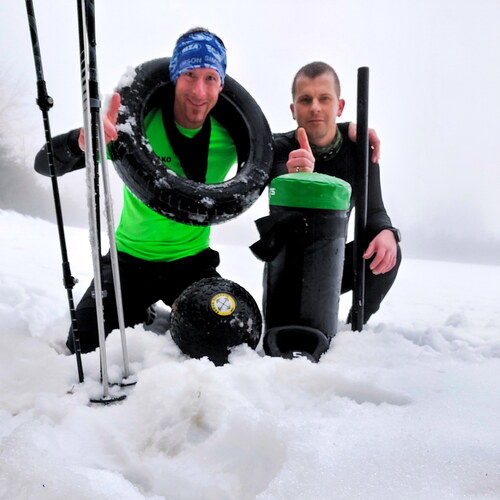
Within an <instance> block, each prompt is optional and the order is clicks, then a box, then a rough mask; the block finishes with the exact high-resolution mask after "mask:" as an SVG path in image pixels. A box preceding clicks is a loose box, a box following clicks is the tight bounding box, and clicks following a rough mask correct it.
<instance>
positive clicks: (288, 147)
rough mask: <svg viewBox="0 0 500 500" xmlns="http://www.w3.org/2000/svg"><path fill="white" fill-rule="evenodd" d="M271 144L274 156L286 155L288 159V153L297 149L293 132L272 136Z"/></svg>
mask: <svg viewBox="0 0 500 500" xmlns="http://www.w3.org/2000/svg"><path fill="white" fill-rule="evenodd" d="M273 142H274V154H275V155H277V154H278V155H279V154H286V155H287V157H288V154H289V153H290V151H293V150H294V149H297V147H298V144H297V140H296V139H295V130H290V131H289V132H281V133H277V134H273Z"/></svg>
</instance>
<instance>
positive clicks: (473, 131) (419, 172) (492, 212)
mask: <svg viewBox="0 0 500 500" xmlns="http://www.w3.org/2000/svg"><path fill="white" fill-rule="evenodd" d="M76 5H77V4H76V0H75V1H73V0H34V7H35V12H36V16H37V22H38V32H39V37H40V45H41V51H42V57H43V64H44V73H45V79H46V81H47V87H48V91H49V94H50V95H51V96H52V97H53V98H54V100H55V103H56V104H55V106H54V108H53V109H52V110H51V112H50V120H51V127H52V131H53V133H54V134H56V133H60V132H64V131H66V130H68V129H70V128H73V127H76V126H79V125H80V123H81V121H82V119H81V116H82V111H81V97H80V81H79V54H78V27H77V16H76ZM499 19H500V2H499V1H498V0H477V1H476V2H467V1H464V0H439V1H435V0H420V1H419V2H415V1H414V0H411V1H410V0H343V1H335V0H313V1H312V2H307V3H306V2H298V1H295V0H288V1H284V0H275V1H272V2H270V1H269V0H265V1H264V0H253V1H252V2H234V1H233V0H214V1H212V2H208V1H206V0H203V1H202V0H191V1H189V2H185V1H179V0H176V1H174V0H171V1H167V0H161V1H158V0H143V1H141V2H138V1H133V0H96V22H97V48H98V54H97V57H98V68H99V78H100V88H101V92H102V93H103V94H109V93H111V92H112V91H113V88H114V86H115V85H116V84H117V82H118V80H119V79H120V77H121V75H122V74H123V73H125V71H126V70H127V67H129V66H136V65H137V64H139V63H141V62H143V61H146V60H149V59H153V58H156V57H162V56H166V55H170V54H171V51H172V48H173V44H174V42H175V40H176V38H177V37H178V35H179V34H180V33H182V32H183V31H185V30H186V29H189V28H191V27H193V26H195V25H202V26H206V27H208V28H210V29H211V30H213V31H215V32H216V33H217V34H219V35H220V36H221V37H222V38H223V40H224V41H225V44H226V46H227V48H228V73H229V74H230V75H231V76H232V77H233V78H235V79H236V80H237V81H238V82H239V83H241V84H242V85H243V86H244V87H245V88H246V89H247V90H248V91H249V92H250V93H251V94H252V95H253V97H254V98H255V99H256V101H257V102H258V103H259V105H260V106H261V108H262V109H263V111H264V113H265V115H266V116H267V119H268V121H269V123H270V126H271V128H272V130H273V131H276V132H278V131H285V130H289V129H291V128H293V127H294V126H295V122H293V120H292V118H291V115H290V111H289V103H290V84H291V80H292V78H293V75H294V73H295V71H296V70H297V69H298V68H299V67H300V66H302V65H303V64H306V63H308V62H310V61H313V60H324V61H326V62H328V63H330V64H332V66H334V67H335V68H336V69H337V71H338V73H339V76H340V79H341V83H342V87H343V92H342V93H343V97H344V98H345V99H346V101H347V105H346V108H345V111H344V116H343V118H345V119H346V120H355V117H356V105H355V101H356V76H357V69H358V68H359V67H360V66H368V67H369V68H370V125H371V126H373V127H374V128H376V130H377V131H378V133H379V135H380V137H381V138H382V141H383V149H382V159H381V170H382V187H383V194H384V200H385V203H386V206H387V208H388V211H389V214H390V215H391V218H392V219H393V223H394V224H395V225H397V226H399V227H401V229H402V231H403V236H404V238H405V241H406V248H407V250H408V251H409V252H410V253H413V254H415V253H417V255H418V254H419V249H422V250H423V249H429V247H430V246H434V247H435V250H436V251H438V253H439V250H440V249H441V251H442V252H456V253H457V255H458V254H459V253H460V251H459V249H458V248H457V247H460V246H461V247H462V248H463V249H464V252H467V251H468V252H469V253H470V249H471V248H474V247H477V249H478V255H485V258H488V260H490V261H491V258H492V256H491V249H493V248H494V245H495V242H496V249H497V250H500V223H499V221H498V218H499V215H500V196H499V195H500V193H499V186H500V160H499V157H498V153H497V151H496V149H497V144H498V138H499V135H500V126H499V123H498V121H499V117H500V96H499V94H500V91H499V89H500V66H499V63H498V54H499V53H500V40H499V36H500V35H499V29H498V20H499ZM0 23H1V25H0V42H1V51H0V63H1V66H0V76H1V77H2V79H3V80H6V81H7V82H8V83H9V84H12V86H13V87H14V88H15V89H16V93H17V96H18V97H20V98H21V100H22V101H25V102H26V104H27V106H26V108H25V109H23V110H22V115H23V117H24V120H23V121H22V122H19V121H18V120H16V121H15V122H13V123H14V125H13V128H14V132H15V136H16V138H17V139H18V140H21V142H22V144H23V145H24V148H25V151H27V152H28V154H31V152H36V150H37V149H38V148H39V147H40V146H41V145H42V144H43V142H44V135H43V128H42V121H41V113H40V111H39V110H38V108H37V107H36V104H35V90H36V87H35V71H34V63H33V56H32V49H31V42H30V37H29V31H28V26H27V18H26V10H25V3H24V2H22V1H20V0H2V2H1V4H0ZM21 123H22V125H21ZM64 186H65V188H66V185H64ZM67 189H73V187H72V186H70V181H67ZM263 205H264V204H263V203H262V202H261V204H260V206H263ZM262 210H265V208H264V209H262V208H260V209H258V210H257V209H256V210H254V211H253V212H252V213H251V214H249V215H248V217H250V218H256V217H258V216H259V215H262V213H259V211H260V212H261V211H262ZM255 215H256V216H255ZM237 226H238V225H237V224H233V226H232V227H233V228H234V231H235V232H236V231H237ZM228 227H229V229H226V231H227V230H230V229H231V226H228ZM486 253H490V255H489V257H487V256H486ZM451 257H453V256H451ZM493 258H494V257H493ZM495 261H496V263H500V251H499V252H498V256H497V257H496V260H495Z"/></svg>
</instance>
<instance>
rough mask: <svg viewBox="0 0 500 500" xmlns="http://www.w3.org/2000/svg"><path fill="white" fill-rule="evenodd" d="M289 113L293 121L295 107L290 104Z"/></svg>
mask: <svg viewBox="0 0 500 500" xmlns="http://www.w3.org/2000/svg"><path fill="white" fill-rule="evenodd" d="M290 111H291V112H292V118H293V119H294V120H295V106H294V105H293V103H292V104H290Z"/></svg>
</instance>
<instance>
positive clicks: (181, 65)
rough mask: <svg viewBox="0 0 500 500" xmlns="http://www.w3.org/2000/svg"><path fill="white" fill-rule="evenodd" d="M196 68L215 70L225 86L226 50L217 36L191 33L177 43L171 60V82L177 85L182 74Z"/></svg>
mask: <svg viewBox="0 0 500 500" xmlns="http://www.w3.org/2000/svg"><path fill="white" fill-rule="evenodd" d="M196 68H211V69H214V70H215V71H217V73H219V76H220V80H221V84H222V85H223V84H224V77H225V76H226V49H225V48H224V46H223V45H222V43H221V42H220V40H219V39H218V38H217V37H216V36H215V35H212V34H211V33H206V32H197V33H190V34H189V35H186V36H184V37H182V38H181V39H180V40H179V41H178V42H177V45H176V46H175V48H174V53H173V55H172V58H171V59H170V80H172V81H173V82H174V83H175V82H177V79H178V78H179V76H180V75H181V74H182V73H184V72H185V71H188V70H190V69H196Z"/></svg>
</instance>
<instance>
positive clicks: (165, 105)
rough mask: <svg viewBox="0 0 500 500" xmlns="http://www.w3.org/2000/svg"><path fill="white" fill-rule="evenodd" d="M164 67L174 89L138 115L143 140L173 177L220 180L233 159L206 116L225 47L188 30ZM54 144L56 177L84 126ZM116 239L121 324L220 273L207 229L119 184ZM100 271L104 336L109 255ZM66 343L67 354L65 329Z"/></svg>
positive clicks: (115, 101)
mask: <svg viewBox="0 0 500 500" xmlns="http://www.w3.org/2000/svg"><path fill="white" fill-rule="evenodd" d="M169 70H170V80H171V81H172V82H173V83H174V86H173V88H172V86H167V87H169V90H167V91H166V92H165V95H164V96H163V102H162V104H161V105H160V106H159V107H158V108H153V109H152V110H151V111H149V113H148V114H147V115H146V116H145V118H144V130H145V133H146V137H147V140H148V142H149V143H150V145H151V147H152V148H153V151H154V152H155V153H156V155H157V156H159V157H160V158H161V159H162V160H163V162H164V164H165V166H166V167H167V168H169V169H170V170H173V171H174V172H175V173H176V174H177V175H179V176H182V177H186V178H188V179H191V180H194V181H197V182H204V183H208V184H212V183H220V182H223V181H224V180H225V177H226V175H227V173H228V172H229V170H230V168H231V167H232V166H233V165H234V164H235V163H236V162H237V154H236V148H235V145H234V142H233V140H232V139H231V137H230V135H229V133H228V131H227V130H226V129H225V128H224V127H223V126H222V125H221V124H220V123H219V122H218V121H217V120H215V118H214V117H213V116H211V114H210V112H211V111H212V109H213V108H214V106H215V105H216V103H217V100H218V98H219V94H220V92H221V91H222V87H223V85H224V78H225V76H226V49H225V47H224V44H223V42H222V41H221V40H220V39H219V38H218V37H217V36H215V35H214V34H213V33H211V32H210V31H208V30H207V29H204V28H195V29H192V30H190V31H188V32H186V33H184V34H183V35H181V36H180V37H179V38H178V40H177V42H176V45H175V49H174V52H173V55H172V58H171V60H170V66H169ZM119 107H120V95H119V94H118V93H116V94H114V95H113V97H112V99H111V102H110V106H109V108H108V112H107V113H106V116H105V117H104V134H105V138H106V141H107V142H109V141H112V140H115V139H116V138H117V131H116V127H115V123H116V119H117V115H118V108H119ZM53 143H54V157H55V168H56V172H57V174H58V175H62V174H64V173H67V172H70V171H72V170H76V169H78V168H82V167H84V164H85V162H84V154H83V151H82V150H83V148H84V144H85V141H84V137H83V129H82V130H74V131H71V132H69V133H68V134H63V135H62V136H58V137H55V138H54V140H53ZM44 149H45V148H44ZM44 149H43V150H42V151H40V153H39V154H38V155H37V158H36V160H35V169H36V170H37V171H38V172H40V173H43V174H45V175H49V169H48V165H47V159H46V153H45V150H44ZM116 242H117V249H118V260H119V267H120V277H121V283H122V294H123V305H124V315H125V324H126V326H133V325H136V324H138V323H143V322H144V321H145V320H146V318H147V315H148V312H151V311H152V309H151V307H150V306H152V305H153V304H155V303H156V302H158V301H160V300H163V302H164V303H165V304H167V305H171V304H172V303H173V301H174V300H175V299H176V298H177V297H178V296H179V295H180V294H181V292H182V291H183V290H184V289H185V288H187V287H188V286H189V285H191V284H192V283H194V282H196V281H198V280H200V279H202V278H206V277H215V276H219V274H218V272H217V270H216V268H217V266H218V265H219V254H218V252H216V251H215V250H212V249H211V248H210V228H209V227H202V226H193V225H186V224H181V223H178V222H175V221H173V220H171V219H168V218H166V217H164V216H162V215H160V214H158V213H157V212H155V211H153V210H151V209H150V208H149V207H147V206H146V205H145V204H144V203H142V202H141V201H140V200H139V199H138V198H136V197H135V196H134V195H133V194H132V193H131V192H130V190H129V189H128V188H127V187H126V186H124V198H123V209H122V213H121V217H120V222H119V224H118V227H117V229H116ZM102 275H103V279H102V281H103V289H104V291H105V295H106V297H105V298H104V315H105V330H106V334H108V333H110V332H111V331H112V330H114V329H116V328H117V327H118V319H117V312H116V304H115V299H114V289H113V280H112V271H111V263H110V259H109V255H107V256H105V257H104V258H103V262H102ZM92 294H93V284H91V286H90V287H89V289H88V290H87V292H86V293H85V295H84V296H83V298H82V300H81V301H80V303H79V304H78V307H77V309H76V317H77V323H78V330H79V335H80V343H81V349H82V352H89V351H92V350H94V349H95V348H96V347H97V346H98V335H97V316H96V308H95V300H94V298H93V297H92ZM66 345H67V346H68V348H69V349H70V351H72V352H73V349H74V348H73V342H72V337H71V334H70V336H69V337H68V341H67V343H66Z"/></svg>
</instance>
